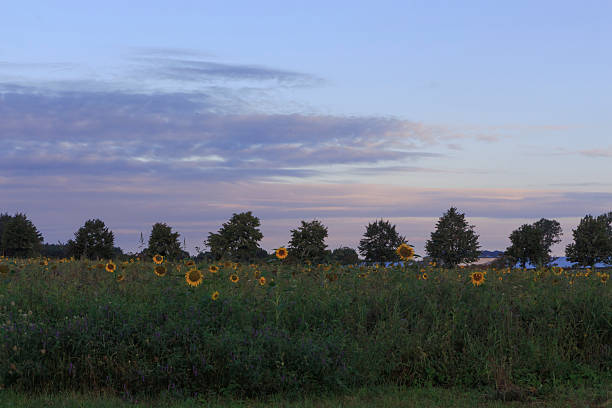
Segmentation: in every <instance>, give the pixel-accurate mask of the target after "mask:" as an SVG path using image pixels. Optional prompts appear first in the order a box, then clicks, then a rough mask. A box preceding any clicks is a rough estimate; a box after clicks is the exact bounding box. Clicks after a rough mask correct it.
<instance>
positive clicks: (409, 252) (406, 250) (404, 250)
mask: <svg viewBox="0 0 612 408" xmlns="http://www.w3.org/2000/svg"><path fill="white" fill-rule="evenodd" d="M395 252H397V254H398V255H399V256H400V258H402V260H403V261H409V260H411V259H412V258H414V248H413V247H411V246H410V245H408V244H406V243H403V244H401V245H400V246H398V247H397V249H396V250H395Z"/></svg>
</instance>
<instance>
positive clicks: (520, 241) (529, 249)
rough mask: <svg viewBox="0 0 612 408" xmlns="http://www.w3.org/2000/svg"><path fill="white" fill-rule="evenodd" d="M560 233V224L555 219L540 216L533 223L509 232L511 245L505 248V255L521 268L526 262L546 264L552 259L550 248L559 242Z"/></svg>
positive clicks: (539, 264)
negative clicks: (540, 217)
mask: <svg viewBox="0 0 612 408" xmlns="http://www.w3.org/2000/svg"><path fill="white" fill-rule="evenodd" d="M561 234H562V231H561V224H559V222H558V221H555V220H547V219H545V218H542V219H540V220H539V221H537V222H534V223H533V224H523V225H521V226H520V227H519V228H518V229H516V230H514V231H512V233H511V234H510V242H511V245H510V246H509V247H508V248H506V255H507V256H508V257H510V259H512V261H513V264H516V263H517V262H518V263H519V264H520V265H521V267H523V268H524V267H525V266H526V265H527V263H531V264H532V265H536V266H539V267H541V266H544V265H548V264H549V263H550V261H551V259H552V258H551V256H550V248H551V247H552V245H553V244H556V243H559V242H561V239H560V236H561Z"/></svg>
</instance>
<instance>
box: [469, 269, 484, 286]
mask: <svg viewBox="0 0 612 408" xmlns="http://www.w3.org/2000/svg"><path fill="white" fill-rule="evenodd" d="M470 278H471V279H472V284H473V285H474V286H480V285H482V284H483V283H484V281H485V277H484V274H483V273H482V272H472V274H471V275H470Z"/></svg>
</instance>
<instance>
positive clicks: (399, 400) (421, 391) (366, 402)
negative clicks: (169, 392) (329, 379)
mask: <svg viewBox="0 0 612 408" xmlns="http://www.w3.org/2000/svg"><path fill="white" fill-rule="evenodd" d="M0 406H3V407H13V408H29V407H33V406H41V407H42V406H44V407H47V408H77V407H78V408H121V407H126V408H127V407H134V406H146V407H153V408H154V407H168V408H196V407H198V408H201V407H210V408H217V407H218V408H221V407H229V408H231V407H236V408H238V407H241V408H244V407H252V408H259V407H261V408H264V407H272V408H273V407H295V408H315V407H316V408H327V407H329V408H336V407H346V408H362V407H363V408H377V407H381V408H383V407H384V408H395V407H397V408H400V407H402V408H404V407H422V408H429V407H432V408H433V407H454V408H464V407H465V408H474V407H481V408H505V407H514V408H520V407H547V408H555V407H559V408H568V407H600V408H604V407H610V406H612V391H610V388H608V389H607V390H606V389H578V390H572V391H571V392H568V391H562V392H560V393H557V394H556V395H555V396H548V397H547V398H545V399H542V398H531V399H529V400H527V401H508V402H505V401H500V400H496V399H493V398H492V395H490V393H487V392H486V391H475V390H465V389H459V388H452V389H443V388H430V387H426V388H422V387H421V388H404V387H396V386H378V387H374V388H362V389H357V390H354V391H353V392H351V393H350V394H340V395H329V396H318V397H313V396H309V397H305V398H304V397H302V398H297V399H296V398H287V397H283V396H270V397H268V398H266V399H264V400H255V399H251V400H237V399H233V398H224V397H219V396H216V397H209V398H200V399H194V398H192V399H173V398H169V397H158V398H156V399H144V400H140V401H138V400H131V401H126V400H124V399H121V398H118V397H116V396H108V395H106V396H104V395H102V396H100V395H93V394H86V395H84V394H75V393H63V394H55V395H38V396H29V395H24V394H19V393H15V392H10V391H4V392H0Z"/></svg>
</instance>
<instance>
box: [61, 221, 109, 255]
mask: <svg viewBox="0 0 612 408" xmlns="http://www.w3.org/2000/svg"><path fill="white" fill-rule="evenodd" d="M114 243H115V236H114V234H113V232H112V231H110V230H109V229H108V228H107V227H106V225H105V224H104V222H103V221H102V220H99V219H91V220H87V221H85V224H84V225H83V226H82V227H81V228H79V230H78V231H77V232H75V233H74V240H72V239H71V240H69V241H68V242H67V245H68V252H69V253H70V255H71V256H74V257H75V258H87V259H103V258H107V259H109V258H112V257H113V254H114V247H113V245H114Z"/></svg>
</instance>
